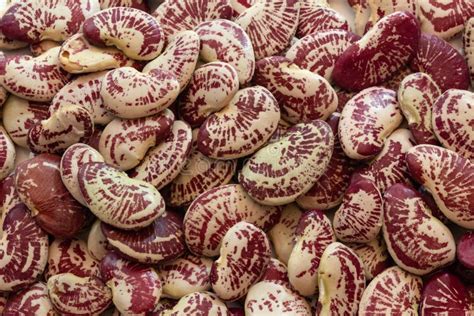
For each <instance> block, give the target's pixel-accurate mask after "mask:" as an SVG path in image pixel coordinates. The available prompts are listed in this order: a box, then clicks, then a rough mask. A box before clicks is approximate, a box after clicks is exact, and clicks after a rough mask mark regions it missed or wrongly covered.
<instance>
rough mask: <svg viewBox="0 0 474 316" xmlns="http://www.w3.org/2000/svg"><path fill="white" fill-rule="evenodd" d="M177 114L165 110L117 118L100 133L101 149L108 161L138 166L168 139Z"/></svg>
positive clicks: (122, 168) (129, 167)
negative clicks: (128, 117) (145, 114)
mask: <svg viewBox="0 0 474 316" xmlns="http://www.w3.org/2000/svg"><path fill="white" fill-rule="evenodd" d="M173 121H174V114H173V112H171V111H170V110H168V109H166V110H165V111H163V112H162V113H159V114H156V115H153V116H148V117H142V118H138V119H129V120H126V119H119V118H116V119H114V120H113V121H112V122H110V123H109V124H107V126H106V127H105V129H104V131H103V133H102V135H101V136H100V142H99V152H100V153H101V154H102V156H103V157H104V160H105V162H106V163H108V164H110V165H112V166H115V167H117V168H119V169H121V170H129V169H132V168H134V167H136V166H137V165H138V164H139V163H140V161H141V160H142V159H143V157H145V155H146V153H147V151H148V150H149V149H150V148H151V147H154V146H156V145H157V144H159V143H160V142H161V141H162V140H164V139H165V138H166V137H167V136H168V134H169V133H170V131H171V127H172V125H173Z"/></svg>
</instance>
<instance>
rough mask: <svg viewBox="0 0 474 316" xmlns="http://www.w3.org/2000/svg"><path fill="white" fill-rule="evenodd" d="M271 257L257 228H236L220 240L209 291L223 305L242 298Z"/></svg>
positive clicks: (250, 225)
mask: <svg viewBox="0 0 474 316" xmlns="http://www.w3.org/2000/svg"><path fill="white" fill-rule="evenodd" d="M270 257H271V248H270V243H269V241H268V239H267V236H266V235H265V233H264V232H263V231H262V230H261V229H260V228H258V227H256V226H254V225H252V224H249V223H247V222H239V223H237V224H235V225H234V226H232V227H231V228H230V229H229V230H228V231H227V233H226V234H225V235H224V237H223V238H222V245H221V249H220V257H219V259H217V260H216V261H215V262H214V263H213V265H212V268H211V273H210V276H209V278H210V281H211V285H212V289H213V290H214V292H215V293H216V294H217V295H218V296H219V297H220V298H221V299H223V300H226V301H235V300H238V299H239V298H242V297H244V296H245V295H246V294H247V292H248V290H249V288H250V287H251V286H252V285H253V284H254V283H256V282H257V281H258V280H259V279H260V277H261V276H262V274H263V273H264V272H265V268H266V266H267V265H268V262H269V261H270Z"/></svg>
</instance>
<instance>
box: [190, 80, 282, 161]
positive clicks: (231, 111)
mask: <svg viewBox="0 0 474 316" xmlns="http://www.w3.org/2000/svg"><path fill="white" fill-rule="evenodd" d="M279 120H280V108H279V107H278V103H277V101H276V100H275V98H274V97H273V95H272V94H271V93H270V92H269V91H268V90H267V89H265V88H263V87H259V86H256V87H251V88H246V89H242V90H240V91H239V92H237V94H236V95H235V96H234V97H233V98H232V100H231V101H230V103H229V104H228V105H227V106H225V107H224V108H223V109H222V110H220V111H219V112H216V113H214V114H212V115H211V116H209V117H208V118H207V119H206V121H205V122H204V123H203V124H202V126H201V128H200V129H199V134H198V136H197V146H198V149H199V151H201V152H202V153H203V154H205V155H206V156H208V157H211V158H215V159H225V160H228V159H236V158H241V157H245V156H248V155H250V154H252V153H254V152H255V151H256V150H257V149H258V148H260V147H261V146H263V145H264V144H265V143H266V142H267V141H268V139H270V137H271V136H272V135H273V133H274V132H275V130H276V128H277V126H278V122H279Z"/></svg>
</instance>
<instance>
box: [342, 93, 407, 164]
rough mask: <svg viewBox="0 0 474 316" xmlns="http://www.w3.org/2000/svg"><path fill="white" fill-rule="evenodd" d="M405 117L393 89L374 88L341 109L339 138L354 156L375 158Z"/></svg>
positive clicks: (351, 155) (345, 149)
mask: <svg viewBox="0 0 474 316" xmlns="http://www.w3.org/2000/svg"><path fill="white" fill-rule="evenodd" d="M402 120H403V117H402V113H401V111H400V107H399V105H398V102H397V96H396V93H395V92H394V91H392V90H389V89H385V88H380V87H373V88H368V89H365V90H363V91H361V92H360V93H358V94H357V95H355V96H354V97H353V98H352V99H351V100H349V102H347V104H346V106H345V107H344V109H343V110H342V114H341V119H340V121H339V140H340V142H341V146H342V149H343V150H344V152H345V153H346V155H347V156H349V157H350V158H352V159H359V160H361V159H368V158H372V157H374V156H375V155H377V154H378V153H380V152H381V151H382V149H383V145H384V143H385V139H386V138H387V137H388V136H389V135H390V134H391V133H392V132H393V131H394V130H395V129H396V128H397V127H398V126H399V125H400V124H401V123H402Z"/></svg>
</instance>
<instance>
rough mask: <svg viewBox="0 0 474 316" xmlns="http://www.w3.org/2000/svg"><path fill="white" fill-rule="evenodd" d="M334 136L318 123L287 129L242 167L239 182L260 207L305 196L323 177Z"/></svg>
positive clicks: (283, 202)
mask: <svg viewBox="0 0 474 316" xmlns="http://www.w3.org/2000/svg"><path fill="white" fill-rule="evenodd" d="M333 146H334V135H333V133H332V130H331V128H330V126H329V125H328V124H327V123H325V122H323V121H320V120H315V121H312V122H309V123H301V124H298V125H295V126H293V127H292V128H290V129H289V130H288V131H287V132H286V133H285V134H284V135H283V136H282V137H281V138H280V140H278V141H277V142H274V143H270V144H267V145H266V146H265V147H263V148H262V149H260V150H259V151H258V152H256V153H255V154H254V155H253V156H252V157H251V158H250V159H249V160H248V161H247V163H246V164H245V165H244V167H243V169H242V172H241V174H240V176H239V181H240V183H241V184H242V186H243V187H244V189H245V190H246V191H247V192H248V194H249V195H250V196H251V197H252V198H254V199H255V200H257V201H258V202H260V203H263V204H268V205H284V204H288V203H291V202H293V201H295V200H296V198H297V197H298V196H300V195H302V194H304V193H306V192H307V191H308V190H309V189H311V187H312V186H313V185H314V184H315V183H316V181H317V180H318V179H319V177H320V176H321V175H323V174H324V172H325V171H326V168H327V166H328V164H329V161H330V159H331V155H332V151H333Z"/></svg>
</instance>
